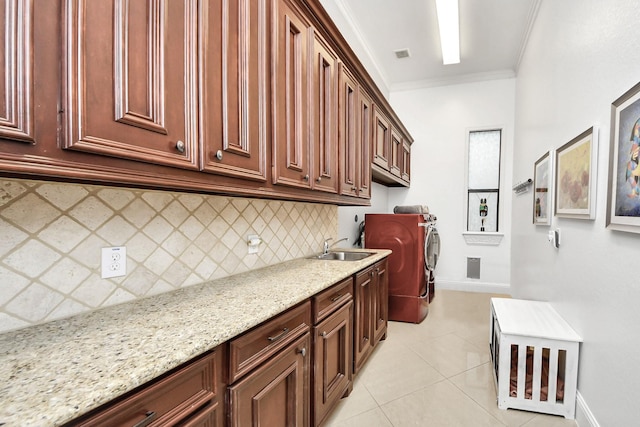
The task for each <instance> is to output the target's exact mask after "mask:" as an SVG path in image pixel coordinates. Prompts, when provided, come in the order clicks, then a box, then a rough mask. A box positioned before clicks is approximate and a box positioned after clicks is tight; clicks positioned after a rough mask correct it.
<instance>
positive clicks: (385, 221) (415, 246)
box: [364, 214, 440, 323]
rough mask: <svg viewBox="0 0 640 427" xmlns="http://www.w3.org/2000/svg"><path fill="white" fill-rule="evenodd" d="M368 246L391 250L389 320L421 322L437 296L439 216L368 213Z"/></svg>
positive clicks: (366, 230) (366, 222) (366, 225)
mask: <svg viewBox="0 0 640 427" xmlns="http://www.w3.org/2000/svg"><path fill="white" fill-rule="evenodd" d="M364 226H365V241H364V243H365V247H366V248H370V249H390V250H392V251H393V253H392V254H391V255H390V256H389V320H396V321H401V322H411V323H420V322H422V321H423V320H424V318H425V317H427V314H428V313H429V302H430V301H432V300H433V297H434V294H435V276H434V270H435V267H436V264H437V262H438V256H439V255H440V236H439V234H438V230H437V229H436V217H435V216H434V215H431V214H366V215H365V225H364Z"/></svg>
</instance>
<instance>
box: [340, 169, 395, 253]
mask: <svg viewBox="0 0 640 427" xmlns="http://www.w3.org/2000/svg"><path fill="white" fill-rule="evenodd" d="M388 193H389V190H388V188H387V187H385V186H383V185H380V184H376V183H375V182H373V183H371V206H366V207H365V206H338V236H336V237H337V238H340V239H341V238H343V237H347V238H349V241H348V243H346V244H344V245H343V244H339V246H345V247H351V246H353V245H354V243H355V242H356V240H357V237H358V231H359V225H360V222H361V221H364V215H365V214H366V213H389V212H391V211H389V206H388V205H389V203H388V197H389V196H388ZM356 216H357V218H358V219H357V220H356ZM331 237H334V236H331Z"/></svg>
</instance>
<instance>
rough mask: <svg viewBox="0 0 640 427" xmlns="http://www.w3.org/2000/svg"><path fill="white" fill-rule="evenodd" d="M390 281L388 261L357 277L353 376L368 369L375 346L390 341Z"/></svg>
mask: <svg viewBox="0 0 640 427" xmlns="http://www.w3.org/2000/svg"><path fill="white" fill-rule="evenodd" d="M388 293H389V279H388V273H387V260H386V259H384V260H382V261H379V262H377V263H376V264H374V265H372V266H371V267H369V268H366V269H364V270H362V271H360V272H358V273H357V274H356V282H355V292H354V296H355V314H354V317H355V318H354V332H353V333H354V337H353V342H354V344H353V359H354V360H353V374H354V375H355V374H357V373H358V371H359V370H360V368H362V366H363V365H364V363H365V362H366V360H367V359H368V357H369V355H370V354H371V352H372V351H373V348H374V347H375V345H376V344H377V343H378V342H379V341H380V340H382V339H384V338H385V337H386V334H387V322H388V308H387V307H388Z"/></svg>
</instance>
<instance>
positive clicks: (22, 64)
mask: <svg viewBox="0 0 640 427" xmlns="http://www.w3.org/2000/svg"><path fill="white" fill-rule="evenodd" d="M2 4H3V6H2V7H0V25H2V28H0V38H1V39H0V42H1V43H2V46H3V48H4V49H3V55H0V61H2V62H1V65H0V72H2V76H0V98H1V99H2V102H1V103H0V138H6V139H10V140H13V141H18V142H26V143H33V142H34V141H35V134H34V121H35V117H34V96H35V93H34V79H33V78H34V75H33V62H34V61H33V54H34V52H33V43H34V40H33V36H34V33H33V30H32V28H33V1H28V0H17V1H15V0H14V1H9V0H7V1H5V2H3V3H2Z"/></svg>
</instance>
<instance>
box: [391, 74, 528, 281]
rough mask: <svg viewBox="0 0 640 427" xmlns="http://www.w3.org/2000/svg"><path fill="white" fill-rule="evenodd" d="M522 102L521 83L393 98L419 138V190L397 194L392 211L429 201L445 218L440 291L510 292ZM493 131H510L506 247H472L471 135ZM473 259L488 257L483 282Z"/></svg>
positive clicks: (506, 137) (504, 183) (504, 177)
mask: <svg viewBox="0 0 640 427" xmlns="http://www.w3.org/2000/svg"><path fill="white" fill-rule="evenodd" d="M514 97H515V80H514V79H504V80H492V81H484V82H478V83H468V84H460V85H452V86H443V87H436V88H424V89H419V90H412V91H403V92H393V93H392V94H391V105H392V106H393V108H394V110H395V111H396V112H397V114H398V116H399V117H400V118H401V120H402V121H403V123H404V124H405V126H406V127H407V129H408V130H409V132H410V133H411V135H412V136H413V138H414V140H415V141H414V143H413V145H412V147H411V162H412V163H411V187H410V188H409V189H400V188H391V189H389V202H388V203H389V210H393V207H394V206H396V205H416V204H426V205H428V206H429V209H430V211H431V212H432V213H434V214H436V215H437V217H438V231H439V233H440V238H441V241H442V248H441V253H440V260H439V263H438V267H437V270H436V286H440V287H441V288H445V287H446V288H453V289H463V290H477V291H487V290H489V291H497V292H507V293H508V292H509V290H508V284H509V279H510V277H509V275H510V234H511V233H510V230H511V215H509V209H510V205H511V197H512V191H511V187H512V184H511V183H512V179H511V177H512V169H511V156H512V148H513V129H514V114H513V109H514V102H515V101H514ZM488 127H489V128H490V127H495V128H502V129H503V137H502V144H503V152H502V168H501V190H502V191H501V193H500V210H501V212H500V217H499V223H500V226H499V227H500V230H499V231H501V232H503V233H504V238H503V240H502V242H501V244H500V245H499V246H479V245H468V244H467V243H466V242H465V240H464V238H463V235H462V232H463V231H465V229H466V210H465V209H466V207H465V206H466V179H465V167H466V166H465V152H466V147H467V132H468V131H469V130H473V129H486V128H488ZM517 176H519V174H517ZM467 257H480V258H481V272H480V280H477V279H467V278H466V273H467V267H466V263H467Z"/></svg>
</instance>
